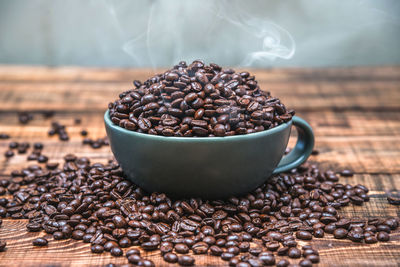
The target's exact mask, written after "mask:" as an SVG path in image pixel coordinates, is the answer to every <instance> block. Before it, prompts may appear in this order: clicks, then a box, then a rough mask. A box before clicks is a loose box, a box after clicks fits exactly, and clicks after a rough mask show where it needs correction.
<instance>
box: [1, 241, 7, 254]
mask: <svg viewBox="0 0 400 267" xmlns="http://www.w3.org/2000/svg"><path fill="white" fill-rule="evenodd" d="M6 246H7V242H6V241H4V240H0V252H3V251H4V250H5V249H6Z"/></svg>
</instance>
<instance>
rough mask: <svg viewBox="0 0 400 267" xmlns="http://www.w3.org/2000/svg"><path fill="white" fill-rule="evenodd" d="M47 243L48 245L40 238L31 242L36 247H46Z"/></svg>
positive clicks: (45, 240)
mask: <svg viewBox="0 0 400 267" xmlns="http://www.w3.org/2000/svg"><path fill="white" fill-rule="evenodd" d="M47 243H48V241H47V239H45V238H42V237H38V238H36V239H34V240H33V241H32V244H33V245H34V246H38V247H43V246H47Z"/></svg>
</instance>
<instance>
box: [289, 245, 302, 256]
mask: <svg viewBox="0 0 400 267" xmlns="http://www.w3.org/2000/svg"><path fill="white" fill-rule="evenodd" d="M287 254H288V256H289V257H290V258H294V259H297V258H300V257H301V251H300V249H298V248H295V247H292V248H290V249H289V251H288V253H287Z"/></svg>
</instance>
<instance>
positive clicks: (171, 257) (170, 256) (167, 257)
mask: <svg viewBox="0 0 400 267" xmlns="http://www.w3.org/2000/svg"><path fill="white" fill-rule="evenodd" d="M163 259H164V261H166V262H168V263H177V262H178V256H177V255H176V254H174V253H171V252H168V253H166V254H164V256H163Z"/></svg>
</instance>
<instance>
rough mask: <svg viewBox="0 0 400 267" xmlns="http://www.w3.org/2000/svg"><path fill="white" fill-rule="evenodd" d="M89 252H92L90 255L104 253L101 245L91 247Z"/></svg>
mask: <svg viewBox="0 0 400 267" xmlns="http://www.w3.org/2000/svg"><path fill="white" fill-rule="evenodd" d="M90 250H91V251H92V253H97V254H101V253H103V251H104V247H103V246H101V245H93V246H92V247H91V248H90Z"/></svg>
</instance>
